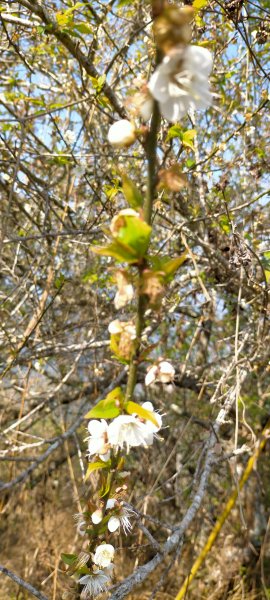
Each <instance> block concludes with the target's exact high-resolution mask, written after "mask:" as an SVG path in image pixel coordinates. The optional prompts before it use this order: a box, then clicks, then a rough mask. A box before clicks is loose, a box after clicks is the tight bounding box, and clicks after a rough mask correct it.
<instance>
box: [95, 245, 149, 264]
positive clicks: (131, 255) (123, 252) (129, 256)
mask: <svg viewBox="0 0 270 600" xmlns="http://www.w3.org/2000/svg"><path fill="white" fill-rule="evenodd" d="M91 250H92V252H95V254H100V255H101V256H112V257H113V258H115V259H116V260H118V261H120V262H123V261H124V262H128V263H136V262H137V261H138V257H137V255H136V253H135V252H134V250H133V249H132V248H127V247H126V246H125V245H124V244H121V243H120V242H117V241H113V242H112V243H111V244H108V245H107V246H91Z"/></svg>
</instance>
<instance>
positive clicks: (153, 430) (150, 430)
mask: <svg viewBox="0 0 270 600" xmlns="http://www.w3.org/2000/svg"><path fill="white" fill-rule="evenodd" d="M142 408H145V409H146V410H149V412H151V413H153V416H154V417H155V420H156V422H157V425H154V423H153V422H152V421H150V420H149V419H147V421H145V423H144V426H145V441H146V443H147V446H151V445H152V444H153V441H154V437H157V432H158V431H159V430H160V428H161V427H162V417H161V415H160V414H159V413H158V412H156V411H155V410H154V407H153V404H152V402H144V403H143V404H142Z"/></svg>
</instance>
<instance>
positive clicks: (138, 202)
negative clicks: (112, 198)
mask: <svg viewBox="0 0 270 600" xmlns="http://www.w3.org/2000/svg"><path fill="white" fill-rule="evenodd" d="M122 191H123V194H124V196H125V198H126V201H127V202H128V204H129V206H131V208H135V209H136V208H139V207H140V206H142V204H143V197H142V195H141V192H140V191H139V190H138V188H137V187H136V185H135V183H133V181H131V179H129V177H127V175H125V174H124V173H122Z"/></svg>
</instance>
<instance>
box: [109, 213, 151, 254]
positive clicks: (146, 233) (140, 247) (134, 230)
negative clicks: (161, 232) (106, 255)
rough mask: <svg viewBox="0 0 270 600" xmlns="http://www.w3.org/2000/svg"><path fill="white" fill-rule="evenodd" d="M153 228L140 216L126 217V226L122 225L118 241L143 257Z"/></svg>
mask: <svg viewBox="0 0 270 600" xmlns="http://www.w3.org/2000/svg"><path fill="white" fill-rule="evenodd" d="M151 231H152V228H151V227H150V225H148V224H147V223H146V222H145V221H143V220H142V219H139V217H132V216H128V217H125V226H124V227H120V229H119V231H118V234H117V241H119V242H121V243H122V244H124V245H125V246H126V247H129V248H131V249H132V250H133V251H135V253H136V256H137V257H138V258H141V257H143V256H144V255H145V253H146V250H147V248H148V245H149V240H150V235H151Z"/></svg>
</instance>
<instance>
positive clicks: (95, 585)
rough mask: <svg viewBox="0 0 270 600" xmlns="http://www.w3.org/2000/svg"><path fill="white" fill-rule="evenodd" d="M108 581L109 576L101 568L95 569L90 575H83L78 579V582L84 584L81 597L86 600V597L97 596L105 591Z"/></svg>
mask: <svg viewBox="0 0 270 600" xmlns="http://www.w3.org/2000/svg"><path fill="white" fill-rule="evenodd" d="M109 582H110V576H109V575H108V574H107V573H105V572H104V571H101V570H97V571H96V572H95V573H92V574H91V575H84V576H83V577H81V578H80V579H79V583H80V584H81V585H83V586H84V588H83V590H82V593H81V599H82V600H88V598H94V597H95V596H98V594H101V592H104V591H105V589H106V586H107V585H108V584H109Z"/></svg>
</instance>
